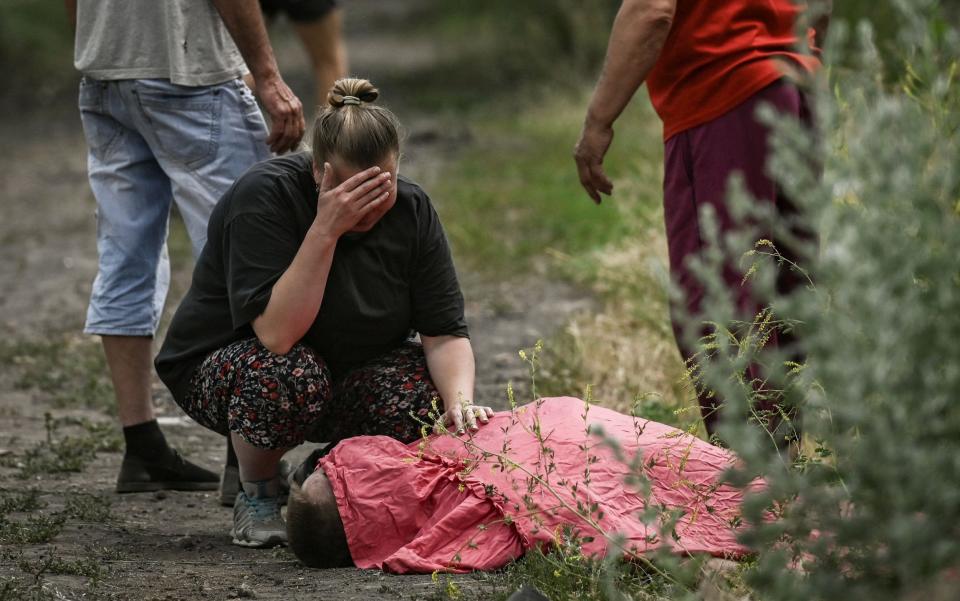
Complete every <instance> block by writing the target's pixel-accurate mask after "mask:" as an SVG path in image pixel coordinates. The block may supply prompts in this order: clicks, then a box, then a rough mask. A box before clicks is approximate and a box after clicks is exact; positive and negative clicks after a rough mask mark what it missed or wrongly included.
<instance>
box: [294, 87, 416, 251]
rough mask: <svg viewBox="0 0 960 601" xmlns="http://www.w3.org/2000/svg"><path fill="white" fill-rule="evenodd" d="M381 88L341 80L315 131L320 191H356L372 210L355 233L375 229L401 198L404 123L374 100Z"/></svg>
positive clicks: (320, 113) (355, 227) (360, 201)
mask: <svg viewBox="0 0 960 601" xmlns="http://www.w3.org/2000/svg"><path fill="white" fill-rule="evenodd" d="M379 97H380V91H379V90H378V89H377V88H376V87H375V86H374V85H373V84H372V83H370V82H369V81H368V80H366V79H360V78H352V77H349V78H343V79H339V80H337V81H336V82H335V83H334V84H333V87H332V88H331V89H330V92H329V93H328V94H327V102H326V104H325V105H324V106H322V107H320V109H319V111H318V112H317V116H316V118H315V120H314V123H313V130H312V132H311V135H310V143H311V153H312V155H313V173H314V178H315V180H316V182H317V187H318V192H319V193H321V194H322V193H323V192H325V191H330V190H334V189H337V188H341V187H342V188H344V189H343V190H342V192H343V193H344V194H346V193H348V192H351V191H353V192H354V195H355V196H356V200H357V201H358V204H359V205H360V206H361V209H363V208H367V207H366V205H370V206H369V207H368V208H367V210H366V212H364V213H363V215H362V216H361V218H360V219H359V220H358V221H357V223H356V224H354V225H353V227H351V228H349V231H351V232H365V231H368V230H370V229H371V228H372V227H373V226H374V225H376V223H377V221H379V220H380V218H381V217H383V215H385V214H386V213H387V211H389V210H390V209H391V208H392V207H393V205H394V203H395V202H396V198H397V168H398V167H399V161H400V138H401V127H400V122H399V120H398V119H397V117H396V115H394V114H393V112H391V111H390V110H389V109H387V108H386V107H383V106H380V105H377V104H374V103H375V102H376V101H377V99H378V98H379Z"/></svg>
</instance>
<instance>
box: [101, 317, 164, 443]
mask: <svg viewBox="0 0 960 601" xmlns="http://www.w3.org/2000/svg"><path fill="white" fill-rule="evenodd" d="M102 342H103V352H104V354H105V355H106V356H107V367H108V368H109V370H110V379H111V380H113V391H114V394H115V395H116V397H117V412H118V413H119V414H120V425H121V426H123V427H127V426H135V425H137V424H142V423H144V422H148V421H150V420H152V419H154V414H153V397H152V395H151V394H150V381H151V378H152V377H153V338H150V337H148V336H103V337H102Z"/></svg>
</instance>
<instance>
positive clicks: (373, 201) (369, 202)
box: [314, 163, 396, 239]
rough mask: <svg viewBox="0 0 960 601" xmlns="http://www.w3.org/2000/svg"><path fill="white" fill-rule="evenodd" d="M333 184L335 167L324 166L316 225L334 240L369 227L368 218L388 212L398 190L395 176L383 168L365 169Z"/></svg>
mask: <svg viewBox="0 0 960 601" xmlns="http://www.w3.org/2000/svg"><path fill="white" fill-rule="evenodd" d="M333 183H334V175H333V167H331V166H330V163H324V166H323V175H322V177H321V180H320V185H319V192H318V196H317V217H316V220H315V222H314V225H315V226H316V227H318V228H320V229H322V230H323V231H324V232H325V233H327V234H328V235H329V236H330V237H331V238H332V239H336V238H339V237H340V236H342V235H343V234H345V233H347V232H349V231H351V230H354V229H356V228H357V227H358V225H363V224H366V223H367V222H368V221H369V219H367V218H368V217H370V216H372V215H377V214H379V213H380V212H381V211H382V210H383V209H384V208H386V205H387V204H388V203H389V201H390V199H391V197H392V194H391V192H392V191H393V190H394V188H395V187H396V186H395V183H394V180H393V175H392V174H391V173H390V172H388V171H383V169H382V168H381V167H379V166H374V167H370V168H368V169H364V170H363V171H360V172H359V173H356V174H354V175H353V176H351V177H349V178H347V179H346V180H344V181H343V183H341V184H340V185H338V186H334V185H333ZM361 229H364V228H361ZM366 229H368V228H366Z"/></svg>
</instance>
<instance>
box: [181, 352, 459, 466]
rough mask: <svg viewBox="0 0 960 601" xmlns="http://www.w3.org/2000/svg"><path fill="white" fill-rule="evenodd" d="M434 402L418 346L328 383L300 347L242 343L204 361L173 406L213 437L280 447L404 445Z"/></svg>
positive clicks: (321, 367) (324, 370)
mask: <svg viewBox="0 0 960 601" xmlns="http://www.w3.org/2000/svg"><path fill="white" fill-rule="evenodd" d="M433 403H436V405H437V406H438V407H442V402H441V401H440V399H439V395H438V394H437V389H436V388H435V387H434V385H433V381H432V380H431V379H430V374H429V373H428V372H427V362H426V358H425V357H424V354H423V347H422V346H420V344H418V343H415V342H408V343H405V344H403V345H402V346H400V347H398V348H396V349H394V350H393V351H391V352H389V353H386V354H384V355H382V356H380V357H378V358H376V359H373V360H371V361H369V362H367V363H366V364H364V365H362V366H360V367H358V368H356V369H353V370H351V371H349V372H347V373H345V374H343V376H341V377H339V378H337V379H334V378H333V377H332V376H331V374H330V370H329V368H328V367H327V365H326V363H325V362H324V360H323V359H322V358H321V357H320V356H319V355H317V354H316V353H315V352H314V351H313V350H311V349H310V348H309V347H307V346H305V345H303V344H298V345H296V346H294V347H293V348H292V349H291V350H290V352H288V353H287V354H285V355H277V354H276V353H272V352H270V351H268V350H267V349H266V348H265V347H264V346H263V345H262V344H260V341H259V340H257V339H256V338H248V339H246V340H241V341H238V342H234V343H233V344H230V345H227V346H225V347H224V348H222V349H219V350H217V351H214V352H213V353H211V354H210V355H209V356H207V358H206V359H205V360H204V361H203V363H201V364H200V366H199V367H198V368H197V370H196V372H195V373H194V375H193V378H192V379H191V382H190V391H189V393H188V394H187V395H186V398H185V399H184V400H183V402H182V403H180V406H181V408H182V409H183V410H184V412H186V413H187V415H189V416H190V417H191V418H193V419H194V420H196V421H197V422H198V423H200V424H201V425H203V426H205V427H207V428H209V429H211V430H213V431H215V432H219V433H220V434H223V435H227V434H228V433H229V432H237V433H238V434H240V436H242V437H243V439H244V440H246V441H247V442H249V443H250V444H252V445H254V446H256V447H260V448H265V449H281V448H292V447H295V446H297V445H298V444H300V443H302V442H303V441H304V440H309V441H313V442H336V441H338V440H341V439H343V438H347V437H350V436H360V435H374V434H381V435H385V436H391V437H393V438H396V439H398V440H401V441H403V442H410V441H412V440H415V439H416V438H418V437H419V436H420V424H419V422H418V421H417V420H416V419H414V418H413V417H411V413H413V414H414V415H416V416H417V417H418V418H419V419H421V420H423V421H428V418H427V414H428V413H429V412H430V411H431V409H432V406H433ZM441 410H442V409H441Z"/></svg>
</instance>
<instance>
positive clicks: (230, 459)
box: [227, 434, 240, 467]
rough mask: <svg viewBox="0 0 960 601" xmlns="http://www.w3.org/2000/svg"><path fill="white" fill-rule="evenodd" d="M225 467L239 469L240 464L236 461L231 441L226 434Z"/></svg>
mask: <svg viewBox="0 0 960 601" xmlns="http://www.w3.org/2000/svg"><path fill="white" fill-rule="evenodd" d="M227 465H229V466H231V467H240V462H239V461H237V452H236V451H234V450H233V441H232V440H231V439H230V435H229V434H227Z"/></svg>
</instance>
